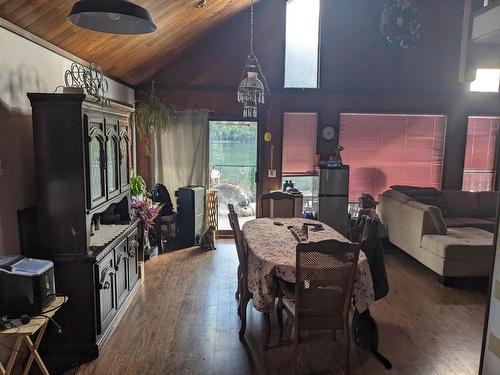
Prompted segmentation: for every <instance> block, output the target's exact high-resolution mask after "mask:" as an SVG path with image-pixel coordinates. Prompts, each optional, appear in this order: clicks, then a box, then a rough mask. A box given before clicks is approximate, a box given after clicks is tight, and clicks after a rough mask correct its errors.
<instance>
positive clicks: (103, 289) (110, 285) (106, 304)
mask: <svg viewBox="0 0 500 375" xmlns="http://www.w3.org/2000/svg"><path fill="white" fill-rule="evenodd" d="M96 280H97V295H98V299H97V300H98V302H99V307H98V312H99V316H98V318H97V334H98V335H100V334H101V333H103V332H104V331H105V330H106V328H107V327H108V326H109V324H110V323H111V322H112V321H113V318H114V316H115V315H116V310H117V306H116V301H115V288H116V284H115V268H114V253H113V252H110V253H109V254H108V255H107V256H106V257H105V258H104V259H103V260H102V261H101V262H99V264H98V265H97V277H96Z"/></svg>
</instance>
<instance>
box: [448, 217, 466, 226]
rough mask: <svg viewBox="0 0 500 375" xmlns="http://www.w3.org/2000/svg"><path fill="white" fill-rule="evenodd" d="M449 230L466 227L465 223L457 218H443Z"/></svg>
mask: <svg viewBox="0 0 500 375" xmlns="http://www.w3.org/2000/svg"><path fill="white" fill-rule="evenodd" d="M443 219H444V222H445V223H446V226H447V227H448V228H457V227H466V226H467V225H465V223H464V222H463V221H462V220H460V219H459V218H457V217H445V218H443Z"/></svg>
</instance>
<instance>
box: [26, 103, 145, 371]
mask: <svg viewBox="0 0 500 375" xmlns="http://www.w3.org/2000/svg"><path fill="white" fill-rule="evenodd" d="M28 97H29V99H30V101H31V106H32V111H33V138H34V148H35V169H36V172H35V174H36V223H37V224H36V228H37V229H36V232H37V234H36V235H37V243H38V247H37V256H39V257H41V258H47V259H51V260H52V261H54V265H55V278H56V291H57V292H58V293H62V294H64V295H67V296H68V297H69V300H68V302H67V303H66V304H65V305H64V306H63V307H62V308H61V310H60V312H59V313H58V315H57V320H58V322H59V324H60V325H61V326H62V329H63V333H62V334H61V335H56V334H55V332H52V330H49V332H48V334H47V337H46V339H45V341H44V343H43V345H42V348H43V351H44V354H45V356H46V357H47V359H48V360H49V363H52V365H53V368H54V369H62V368H65V367H67V366H68V365H71V364H76V363H82V362H87V361H90V360H92V359H94V358H96V357H97V356H98V355H99V348H100V347H101V346H102V345H103V344H104V342H105V341H106V339H107V338H108V337H109V335H110V334H111V332H112V330H113V328H114V325H116V322H117V320H118V318H119V317H120V316H121V314H122V313H123V311H124V310H125V309H126V307H127V306H128V304H129V302H130V300H131V299H132V297H133V296H134V294H135V292H136V291H137V289H138V288H139V285H140V283H139V282H138V279H139V272H138V263H139V260H140V259H141V258H142V254H141V252H142V249H141V248H140V246H139V242H138V230H140V229H139V225H138V224H139V223H138V221H137V220H134V219H131V216H130V193H129V183H130V175H129V170H130V142H129V140H130V131H131V130H130V127H129V118H130V114H131V113H132V111H133V108H132V107H129V106H125V105H122V104H118V103H114V102H111V103H110V105H102V104H100V103H97V102H94V101H92V100H90V99H89V98H88V97H86V96H85V95H82V94H41V93H30V94H28ZM110 212H111V213H112V215H111V216H112V217H113V218H114V219H115V221H114V222H113V224H103V223H101V224H100V228H99V230H95V229H94V228H93V224H92V223H93V221H95V219H96V218H97V217H98V216H99V215H101V214H103V213H106V214H107V215H109V213H110ZM101 218H102V216H101ZM56 371H58V370H56Z"/></svg>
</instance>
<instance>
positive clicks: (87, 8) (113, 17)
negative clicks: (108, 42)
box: [68, 0, 156, 35]
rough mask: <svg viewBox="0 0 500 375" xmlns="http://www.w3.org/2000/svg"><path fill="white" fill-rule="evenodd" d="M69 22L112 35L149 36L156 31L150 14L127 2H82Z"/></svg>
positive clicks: (72, 12) (73, 10)
mask: <svg viewBox="0 0 500 375" xmlns="http://www.w3.org/2000/svg"><path fill="white" fill-rule="evenodd" d="M68 20H69V21H70V22H71V23H72V24H74V25H76V26H79V27H82V28H84V29H89V30H93V31H100V32H103V33H110V34H131V35H133V34H147V33H152V32H153V31H155V30H156V25H155V24H154V22H153V19H152V18H151V15H150V14H149V12H148V11H147V10H146V9H144V8H143V7H141V6H139V5H136V4H134V3H132V2H130V1H126V0H81V1H78V2H77V3H76V4H75V5H73V8H72V9H71V12H70V14H69V15H68Z"/></svg>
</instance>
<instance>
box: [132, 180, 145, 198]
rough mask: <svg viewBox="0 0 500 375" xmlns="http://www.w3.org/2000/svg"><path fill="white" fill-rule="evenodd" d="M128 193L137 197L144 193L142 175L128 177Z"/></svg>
mask: <svg viewBox="0 0 500 375" xmlns="http://www.w3.org/2000/svg"><path fill="white" fill-rule="evenodd" d="M130 193H131V194H132V196H134V197H138V196H140V195H144V193H146V181H144V179H143V178H142V176H132V177H130Z"/></svg>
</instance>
